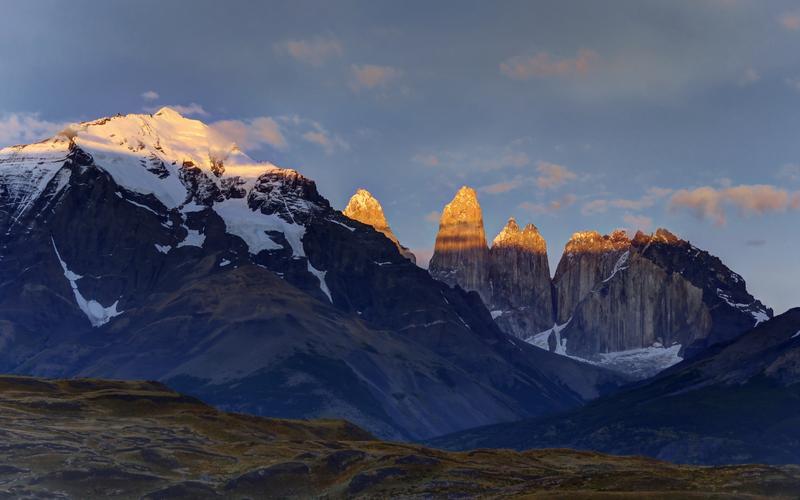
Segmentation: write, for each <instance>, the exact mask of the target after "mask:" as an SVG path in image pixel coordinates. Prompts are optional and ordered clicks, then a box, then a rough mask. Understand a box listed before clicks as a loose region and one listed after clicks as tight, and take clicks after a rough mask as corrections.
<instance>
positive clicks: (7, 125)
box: [0, 113, 69, 147]
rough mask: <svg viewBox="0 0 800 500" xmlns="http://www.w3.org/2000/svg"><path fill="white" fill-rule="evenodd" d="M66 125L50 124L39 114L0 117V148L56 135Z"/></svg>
mask: <svg viewBox="0 0 800 500" xmlns="http://www.w3.org/2000/svg"><path fill="white" fill-rule="evenodd" d="M67 125H69V124H68V123H65V122H51V121H48V120H43V119H42V118H40V115H39V113H7V114H3V115H0V147H4V146H10V145H13V144H28V143H31V142H36V141H40V140H42V139H46V138H48V137H51V136H53V135H55V134H57V133H58V132H59V131H60V130H63V129H64V128H65V127H66V126H67Z"/></svg>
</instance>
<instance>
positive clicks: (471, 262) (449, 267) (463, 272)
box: [428, 186, 491, 304]
mask: <svg viewBox="0 0 800 500" xmlns="http://www.w3.org/2000/svg"><path fill="white" fill-rule="evenodd" d="M428 271H429V272H430V274H431V276H433V277H434V278H436V279H438V280H439V281H442V282H444V283H447V284H448V285H450V286H453V285H459V286H461V288H463V289H465V290H474V291H476V292H478V294H479V295H480V296H481V298H482V299H483V301H484V303H487V304H488V303H491V290H490V288H489V248H488V247H487V246H486V233H485V231H484V229H483V214H482V213H481V206H480V204H479V203H478V195H477V194H476V193H475V190H474V189H472V188H470V187H467V186H463V187H462V188H461V189H459V190H458V192H457V193H456V195H455V197H454V198H453V200H452V201H451V202H450V203H448V204H447V205H445V207H444V210H443V211H442V216H441V219H440V220H439V232H438V234H437V235H436V246H435V247H434V252H433V257H432V258H431V262H430V264H429V265H428Z"/></svg>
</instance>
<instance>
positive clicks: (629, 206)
mask: <svg viewBox="0 0 800 500" xmlns="http://www.w3.org/2000/svg"><path fill="white" fill-rule="evenodd" d="M672 191H673V190H672V189H668V188H661V187H651V188H648V189H647V191H646V192H645V194H643V195H642V196H641V197H639V198H637V199H628V198H615V199H611V200H606V199H598V200H592V201H589V202H587V203H585V204H584V205H583V207H581V213H582V214H583V215H595V214H600V213H604V212H606V211H607V210H608V209H609V208H620V209H623V210H633V211H639V210H644V209H645V208H650V207H652V206H654V205H655V204H656V203H658V202H659V201H660V200H662V199H664V198H666V197H667V196H669V195H670V194H672Z"/></svg>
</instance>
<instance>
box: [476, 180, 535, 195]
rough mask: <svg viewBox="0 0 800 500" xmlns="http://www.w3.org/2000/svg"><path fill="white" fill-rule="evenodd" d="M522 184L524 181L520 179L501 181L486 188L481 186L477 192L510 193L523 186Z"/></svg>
mask: <svg viewBox="0 0 800 500" xmlns="http://www.w3.org/2000/svg"><path fill="white" fill-rule="evenodd" d="M523 182H524V181H523V180H522V179H521V178H517V179H514V180H510V181H503V182H497V183H494V184H489V185H488V186H481V187H479V188H478V191H481V192H483V193H488V194H501V193H507V192H509V191H512V190H514V189H517V188H518V187H520V186H521V185H522V184H523Z"/></svg>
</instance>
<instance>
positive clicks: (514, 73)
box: [500, 49, 598, 80]
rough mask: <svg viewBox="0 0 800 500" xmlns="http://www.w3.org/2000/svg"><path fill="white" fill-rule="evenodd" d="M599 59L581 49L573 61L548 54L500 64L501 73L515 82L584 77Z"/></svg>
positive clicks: (515, 59)
mask: <svg viewBox="0 0 800 500" xmlns="http://www.w3.org/2000/svg"><path fill="white" fill-rule="evenodd" d="M597 59H598V56H597V53H596V52H594V51H592V50H589V49H581V50H579V51H578V54H577V56H576V57H575V58H573V59H569V58H567V59H557V58H554V57H553V56H551V55H550V54H549V53H548V52H537V53H536V54H533V55H527V56H514V57H511V58H509V59H506V60H505V61H503V62H502V63H500V71H501V72H502V73H503V74H504V75H506V76H508V77H509V78H513V79H515V80H530V79H532V78H546V77H556V76H561V77H563V76H583V75H585V74H586V73H588V72H589V70H590V69H591V67H592V66H593V65H594V64H595V63H596V61H597Z"/></svg>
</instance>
